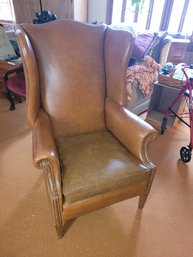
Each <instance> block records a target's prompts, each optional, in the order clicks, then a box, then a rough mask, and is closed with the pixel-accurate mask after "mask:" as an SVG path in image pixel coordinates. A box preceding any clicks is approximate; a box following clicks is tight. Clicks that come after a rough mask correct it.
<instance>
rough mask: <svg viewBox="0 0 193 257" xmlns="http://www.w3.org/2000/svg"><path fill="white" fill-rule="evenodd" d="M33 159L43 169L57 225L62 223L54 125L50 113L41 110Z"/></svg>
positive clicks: (60, 187)
mask: <svg viewBox="0 0 193 257" xmlns="http://www.w3.org/2000/svg"><path fill="white" fill-rule="evenodd" d="M33 161H34V165H35V166H36V167H37V168H39V169H43V170H44V173H45V178H46V182H47V188H48V192H49V196H50V200H51V202H52V208H53V213H54V216H55V217H54V220H55V223H56V225H57V224H61V222H62V216H61V210H62V206H63V196H62V184H61V170H60V162H59V157H58V152H57V148H56V145H55V140H54V137H53V132H52V127H51V123H50V119H49V117H48V115H47V114H46V113H45V112H44V111H43V110H41V111H40V112H39V115H38V118H37V120H36V122H35V124H34V128H33Z"/></svg>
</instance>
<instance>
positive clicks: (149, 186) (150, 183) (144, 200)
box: [138, 169, 155, 209]
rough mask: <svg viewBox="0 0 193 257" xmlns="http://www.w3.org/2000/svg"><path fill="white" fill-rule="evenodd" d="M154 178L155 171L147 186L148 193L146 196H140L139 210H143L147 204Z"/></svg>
mask: <svg viewBox="0 0 193 257" xmlns="http://www.w3.org/2000/svg"><path fill="white" fill-rule="evenodd" d="M154 176H155V169H154V170H152V173H151V176H150V179H149V182H148V184H147V188H146V192H144V194H141V195H140V196H139V203H138V208H139V209H142V208H143V206H144V205H145V202H146V200H147V197H148V194H149V191H150V189H151V185H152V182H153V179H154Z"/></svg>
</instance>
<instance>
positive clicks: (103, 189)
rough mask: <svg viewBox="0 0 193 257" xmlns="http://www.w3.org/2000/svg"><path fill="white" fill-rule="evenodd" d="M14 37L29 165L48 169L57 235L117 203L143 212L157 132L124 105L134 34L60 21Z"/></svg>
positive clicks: (21, 30) (27, 27)
mask: <svg viewBox="0 0 193 257" xmlns="http://www.w3.org/2000/svg"><path fill="white" fill-rule="evenodd" d="M17 37H18V42H19V45H20V50H21V54H22V59H23V63H24V71H25V77H26V78H27V79H26V81H27V92H28V93H27V116H28V122H29V124H30V126H31V127H32V130H33V160H34V164H35V166H36V167H37V168H40V169H43V170H44V171H45V178H46V184H47V187H48V195H49V199H50V201H51V205H52V208H53V216H54V223H55V227H56V230H57V233H58V236H59V237H60V238H61V237H62V236H63V232H64V227H65V224H66V223H67V221H69V220H71V219H74V218H76V217H78V216H80V215H83V214H86V213H88V212H90V211H94V210H96V209H98V208H102V207H105V206H108V205H110V204H113V203H116V202H118V201H122V200H125V199H128V198H131V197H134V196H139V197H140V199H139V207H140V208H142V207H143V205H144V203H145V201H146V198H147V195H148V193H149V190H150V187H151V184H152V180H153V177H154V173H155V165H154V164H153V163H152V162H151V161H150V160H149V157H148V148H147V147H148V145H149V143H150V142H151V141H152V140H153V139H154V138H155V136H156V132H155V130H154V129H153V128H152V127H151V126H150V125H148V124H147V123H146V122H144V121H142V120H141V119H140V118H139V117H137V116H135V115H133V114H132V113H130V112H128V111H126V109H125V108H124V103H125V97H126V95H125V94H124V92H125V74H126V69H127V64H128V60H129V58H130V55H131V51H132V46H133V38H132V37H131V35H130V34H129V33H127V32H123V31H116V30H112V29H110V28H108V27H107V26H105V25H99V26H98V25H97V26H95V25H89V24H83V23H79V22H75V21H70V20H57V21H54V22H50V23H47V24H42V25H33V24H23V25H21V26H20V27H18V28H17Z"/></svg>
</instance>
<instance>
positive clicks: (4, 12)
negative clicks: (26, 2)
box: [0, 0, 15, 21]
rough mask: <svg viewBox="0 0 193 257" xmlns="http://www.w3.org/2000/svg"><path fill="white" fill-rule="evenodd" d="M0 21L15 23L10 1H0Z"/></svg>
mask: <svg viewBox="0 0 193 257" xmlns="http://www.w3.org/2000/svg"><path fill="white" fill-rule="evenodd" d="M0 17H1V20H8V21H15V14H14V10H13V4H12V0H0Z"/></svg>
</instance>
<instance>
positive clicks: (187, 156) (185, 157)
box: [180, 146, 191, 162]
mask: <svg viewBox="0 0 193 257" xmlns="http://www.w3.org/2000/svg"><path fill="white" fill-rule="evenodd" d="M180 157H181V160H182V161H183V162H189V161H190V160H191V149H190V148H187V147H185V146H184V147H182V148H181V149H180Z"/></svg>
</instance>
